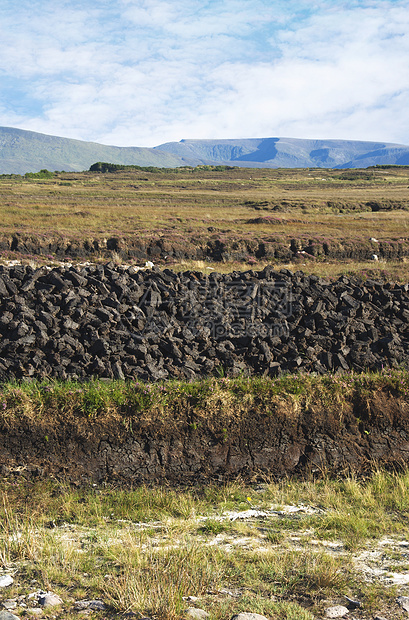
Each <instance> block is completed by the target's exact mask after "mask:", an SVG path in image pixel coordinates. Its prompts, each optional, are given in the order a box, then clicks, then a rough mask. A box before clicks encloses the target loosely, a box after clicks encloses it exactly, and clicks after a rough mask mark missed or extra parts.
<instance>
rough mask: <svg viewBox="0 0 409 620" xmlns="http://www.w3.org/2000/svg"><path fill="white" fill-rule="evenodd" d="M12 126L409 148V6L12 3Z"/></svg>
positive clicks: (283, 0) (0, 81)
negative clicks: (369, 142) (358, 142)
mask: <svg viewBox="0 0 409 620" xmlns="http://www.w3.org/2000/svg"><path fill="white" fill-rule="evenodd" d="M0 125H1V126H10V127H19V128H22V129H29V130H32V131H39V132H42V133H48V134H52V135H58V136H65V137H69V138H77V139H79V140H90V141H94V142H101V143H104V144H115V145H117V146H156V145H158V144H161V143H164V142H168V141H179V140H181V139H188V138H251V137H259V138H261V137H273V136H274V137H282V136H286V137H293V138H319V139H325V138H342V139H357V140H375V141H386V142H399V143H403V144H409V0H346V1H342V0H339V1H337V0H317V1H315V2H314V0H310V1H308V2H307V1H304V0H297V1H296V0H278V1H275V0H270V1H268V0H208V1H206V0H200V1H198V0H117V1H116V2H112V1H110V2H107V1H105V0H100V1H99V2H97V3H96V2H95V0H93V1H92V2H91V1H89V0H81V1H79V0H69V1H67V0H60V1H58V2H55V0H53V1H52V2H51V1H49V0H30V1H27V0H21V1H20V2H18V3H16V2H15V0H2V2H1V5H0Z"/></svg>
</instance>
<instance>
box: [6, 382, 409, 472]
mask: <svg viewBox="0 0 409 620" xmlns="http://www.w3.org/2000/svg"><path fill="white" fill-rule="evenodd" d="M248 400H249V399H244V398H243V400H242V402H241V403H239V404H237V402H236V403H234V404H232V403H229V402H228V400H226V399H223V398H220V397H218V398H217V399H215V400H214V402H212V400H211V399H209V402H208V403H207V404H206V406H203V405H201V406H199V407H195V406H194V405H193V404H192V402H190V403H189V402H187V403H186V406H185V407H184V408H183V409H182V408H175V407H173V408H168V409H164V410H163V411H158V412H157V413H154V414H149V415H143V414H141V415H136V414H132V412H131V413H130V415H128V417H126V418H124V416H120V415H112V414H109V413H108V412H107V413H106V415H105V416H103V415H102V416H100V417H98V418H96V419H94V420H92V419H86V418H84V416H83V414H81V412H78V415H77V416H72V417H67V416H65V415H64V413H61V414H58V413H57V414H55V415H54V416H51V417H49V416H47V412H43V415H39V416H38V417H37V418H35V419H33V418H32V417H30V416H29V415H28V414H27V415H26V414H24V413H22V414H21V416H20V417H19V419H18V420H16V419H14V420H10V419H9V420H8V419H7V417H6V416H4V415H3V417H2V418H1V421H0V424H1V427H0V466H1V472H2V474H3V475H9V474H16V473H18V472H20V475H23V476H27V477H36V476H41V477H48V476H55V477H57V478H66V479H68V480H71V481H73V482H80V483H88V482H93V481H95V482H103V481H109V482H118V483H122V484H140V483H154V482H166V481H168V482H170V483H173V484H180V483H182V484H184V483H203V482H206V481H211V480H214V481H224V480H227V479H231V478H235V477H237V476H241V477H242V478H243V479H244V480H246V481H251V480H253V481H254V480H256V479H262V478H265V477H282V476H285V475H298V476H300V477H306V476H308V475H311V473H313V474H316V475H319V474H320V473H328V474H330V475H342V474H343V473H347V472H351V471H354V472H357V473H358V474H362V473H365V472H368V471H369V470H370V469H371V468H373V467H374V466H378V465H382V466H395V467H396V466H400V465H402V464H405V463H406V464H407V463H408V462H409V402H408V400H407V398H406V397H403V396H402V395H400V396H398V397H397V396H396V395H395V394H394V393H393V392H392V391H391V390H389V389H384V390H379V391H377V392H373V393H372V394H370V395H368V397H367V398H366V399H365V398H364V397H363V396H362V394H361V395H360V396H359V397H357V396H356V395H355V396H353V395H352V396H350V397H347V398H346V399H345V401H343V402H332V403H328V404H327V405H325V403H324V402H312V401H311V402H309V400H308V399H306V398H297V397H295V396H288V395H287V396H283V397H275V398H274V399H272V401H271V403H270V405H269V406H268V407H266V406H265V404H264V403H263V404H262V405H261V404H260V403H258V402H257V399H254V401H253V402H252V403H249V402H248Z"/></svg>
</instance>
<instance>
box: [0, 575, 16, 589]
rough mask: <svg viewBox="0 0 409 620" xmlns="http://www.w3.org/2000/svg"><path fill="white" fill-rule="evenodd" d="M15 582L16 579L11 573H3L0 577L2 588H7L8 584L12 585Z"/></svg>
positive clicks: (0, 586)
mask: <svg viewBox="0 0 409 620" xmlns="http://www.w3.org/2000/svg"><path fill="white" fill-rule="evenodd" d="M12 583H14V579H13V577H12V576H11V575H2V576H1V577H0V588H7V586H11V584H12Z"/></svg>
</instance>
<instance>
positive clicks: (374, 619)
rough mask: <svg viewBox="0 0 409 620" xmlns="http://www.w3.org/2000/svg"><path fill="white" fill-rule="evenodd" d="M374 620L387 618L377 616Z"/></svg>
mask: <svg viewBox="0 0 409 620" xmlns="http://www.w3.org/2000/svg"><path fill="white" fill-rule="evenodd" d="M373 620H386V618H384V617H383V616H375V618H374V619H373Z"/></svg>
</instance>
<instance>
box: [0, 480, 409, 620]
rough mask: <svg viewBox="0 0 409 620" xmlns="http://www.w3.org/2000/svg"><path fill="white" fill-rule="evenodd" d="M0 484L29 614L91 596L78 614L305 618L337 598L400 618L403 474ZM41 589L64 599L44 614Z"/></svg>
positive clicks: (23, 610)
mask: <svg viewBox="0 0 409 620" xmlns="http://www.w3.org/2000/svg"><path fill="white" fill-rule="evenodd" d="M1 491H2V494H3V503H2V506H1V507H0V543H1V544H0V565H1V568H2V570H3V572H4V573H5V574H8V575H11V576H13V578H14V583H13V584H12V586H10V587H8V588H7V598H10V599H13V600H16V601H17V602H18V607H17V608H16V609H15V610H14V612H13V613H16V612H17V613H18V614H22V615H23V616H24V617H27V616H31V617H32V615H31V614H30V611H31V609H32V608H33V607H36V608H37V612H36V617H50V616H51V617H53V618H58V619H63V618H64V619H67V618H78V617H84V614H82V613H80V612H79V611H78V609H76V606H75V602H76V601H80V600H83V599H88V600H89V599H99V600H102V601H103V602H104V603H105V605H106V606H107V608H106V610H105V611H104V612H91V613H90V612H89V611H88V613H87V614H86V617H91V618H100V619H107V618H119V617H124V616H123V614H124V613H125V612H128V613H129V612H133V614H134V617H139V618H142V617H144V616H145V617H146V616H150V617H151V618H157V619H160V620H161V619H164V620H176V619H177V618H183V617H186V613H185V612H186V610H187V608H190V607H195V608H199V609H204V610H205V611H207V612H208V613H209V614H210V618H211V619H214V620H223V619H226V620H227V619H229V618H231V616H232V614H235V613H238V612H240V611H251V612H257V613H260V614H263V615H265V616H267V617H268V618H271V619H273V620H313V619H314V618H321V617H324V611H325V609H326V608H328V607H330V606H332V605H335V604H342V605H345V604H348V601H347V599H346V597H349V598H351V599H354V600H357V599H358V601H359V602H360V603H361V607H360V608H358V609H357V610H355V611H354V612H352V613H353V617H354V618H356V619H358V618H361V619H368V620H369V619H372V618H374V617H375V615H378V616H382V617H385V616H386V617H387V618H389V619H390V620H392V618H400V617H401V613H402V612H401V610H399V607H398V605H397V604H396V602H395V600H396V597H397V596H398V595H402V594H403V595H405V594H407V592H408V585H407V584H408V582H409V573H408V569H409V566H408V560H407V549H408V545H409V526H408V516H409V474H408V473H407V472H401V473H386V472H381V471H377V472H375V473H374V474H373V475H371V476H370V477H368V478H367V479H364V480H358V479H356V478H354V477H349V478H347V479H344V480H340V481H334V480H328V479H325V478H324V479H322V480H320V481H315V482H313V481H306V482H297V481H294V480H284V481H282V482H272V481H266V482H265V483H263V484H258V485H254V486H252V487H246V486H245V485H243V484H242V483H240V482H236V483H231V484H228V485H224V486H219V487H214V486H207V487H205V488H194V489H184V490H183V489H177V490H175V489H170V488H165V487H160V488H158V487H157V488H147V487H137V488H134V489H128V490H123V489H122V490H121V489H118V488H112V487H103V486H101V487H100V486H97V485H94V486H91V485H90V486H89V487H88V488H87V487H82V488H79V489H75V488H72V487H69V486H68V485H66V484H64V483H59V482H57V481H52V480H51V481H48V482H36V483H30V482H26V481H24V480H18V481H14V482H7V481H3V482H2V483H1ZM39 590H44V591H51V592H54V593H56V594H58V595H59V596H60V597H61V599H62V604H61V605H60V606H58V607H53V608H50V609H46V610H44V611H43V612H41V611H39V610H38V604H37V605H36V599H35V597H33V596H32V597H31V598H29V596H28V595H29V594H30V593H31V594H33V593H35V592H38V591H39ZM188 597H192V598H190V599H189V598H188ZM33 613H34V612H33ZM352 613H351V615H352ZM128 617H130V616H128Z"/></svg>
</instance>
